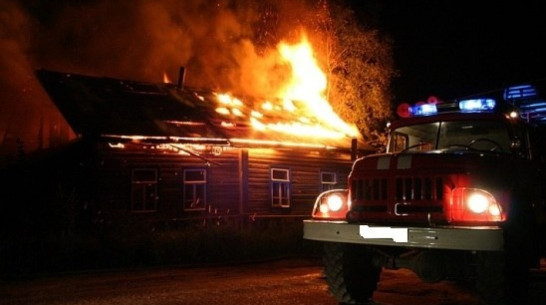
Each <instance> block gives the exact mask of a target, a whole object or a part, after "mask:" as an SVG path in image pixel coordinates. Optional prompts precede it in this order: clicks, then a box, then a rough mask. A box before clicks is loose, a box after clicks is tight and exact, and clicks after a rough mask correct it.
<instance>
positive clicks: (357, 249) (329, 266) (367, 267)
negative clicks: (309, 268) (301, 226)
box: [323, 243, 381, 304]
mask: <svg viewBox="0 0 546 305" xmlns="http://www.w3.org/2000/svg"><path fill="white" fill-rule="evenodd" d="M323 261H324V267H325V268H324V269H325V270H324V272H325V274H326V281H327V282H328V288H329V290H330V293H331V294H332V295H333V296H334V297H335V298H336V300H337V301H339V302H340V303H342V304H366V303H369V302H370V299H371V297H372V294H373V292H374V291H375V290H376V288H377V282H378V281H379V274H380V273H381V268H380V267H379V266H377V265H375V264H374V263H373V252H372V251H371V250H370V249H368V248H366V247H364V246H357V245H350V244H341V243H325V245H324V256H323Z"/></svg>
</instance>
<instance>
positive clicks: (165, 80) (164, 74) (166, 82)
mask: <svg viewBox="0 0 546 305" xmlns="http://www.w3.org/2000/svg"><path fill="white" fill-rule="evenodd" d="M163 83H165V84H172V81H171V79H170V78H169V75H167V72H163Z"/></svg>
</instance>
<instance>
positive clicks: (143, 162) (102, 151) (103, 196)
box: [97, 143, 352, 220]
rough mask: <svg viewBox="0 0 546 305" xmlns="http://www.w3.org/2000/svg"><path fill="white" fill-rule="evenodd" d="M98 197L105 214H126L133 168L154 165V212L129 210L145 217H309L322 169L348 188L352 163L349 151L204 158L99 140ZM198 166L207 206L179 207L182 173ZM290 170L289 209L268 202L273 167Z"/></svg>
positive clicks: (224, 153) (249, 152)
mask: <svg viewBox="0 0 546 305" xmlns="http://www.w3.org/2000/svg"><path fill="white" fill-rule="evenodd" d="M98 151H99V154H98V164H97V168H98V169H99V170H98V171H97V190H98V193H97V200H98V201H99V202H100V205H101V208H102V209H104V212H105V213H108V214H111V215H118V214H119V215H120V216H121V215H127V212H128V211H131V172H132V170H134V169H144V168H145V169H156V170H157V173H158V183H157V194H158V202H157V210H156V211H155V212H137V213H130V214H131V215H132V217H135V218H143V219H148V220H154V219H155V220H166V219H185V218H191V217H202V216H207V215H208V216H214V215H220V216H237V215H238V216H243V217H253V216H258V217H261V216H267V215H292V216H304V215H309V213H310V211H311V209H312V207H313V204H314V201H315V198H316V196H317V195H318V194H319V193H320V192H321V191H322V188H321V187H322V186H321V177H320V173H321V171H328V172H335V173H336V175H337V184H336V186H335V187H336V188H345V187H346V186H347V184H346V182H347V175H348V173H349V171H350V168H351V164H352V161H351V160H350V154H348V153H340V152H329V151H324V150H322V151H310V150H303V149H292V150H290V149H258V148H229V147H228V148H223V149H221V150H217V151H215V154H214V155H213V154H206V153H204V154H202V157H203V158H198V157H196V156H191V155H187V154H186V155H181V154H179V153H176V152H173V151H169V150H163V149H157V148H151V147H149V146H142V145H132V144H126V145H125V147H124V148H112V147H111V146H110V145H109V144H108V143H101V144H99V149H98ZM188 168H202V169H206V172H207V184H206V187H207V189H206V190H207V192H206V193H207V208H206V209H205V210H204V211H203V210H200V211H184V209H183V203H182V198H183V182H182V181H183V178H182V177H183V171H184V169H188ZM272 168H281V169H288V170H289V173H290V192H291V195H290V197H291V198H290V200H291V201H290V207H287V208H278V207H276V208H273V207H272V205H271V190H270V183H271V169H272Z"/></svg>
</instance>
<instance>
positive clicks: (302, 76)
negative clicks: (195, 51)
mask: <svg viewBox="0 0 546 305" xmlns="http://www.w3.org/2000/svg"><path fill="white" fill-rule="evenodd" d="M278 51H279V56H280V57H281V59H282V61H284V62H286V63H287V64H288V65H290V67H291V71H292V74H291V75H290V76H289V77H287V82H286V83H285V84H284V86H283V87H282V89H281V90H280V91H279V92H278V93H277V100H266V101H264V102H263V103H262V104H261V105H253V106H252V107H254V108H255V109H249V106H248V105H245V104H244V103H243V102H242V101H241V100H239V99H237V98H235V97H233V96H231V95H230V94H227V93H222V94H216V98H217V100H218V103H219V104H220V105H218V107H217V108H216V112H218V113H220V114H222V115H226V116H228V115H235V116H237V117H241V118H245V117H248V120H249V122H250V125H251V126H252V127H253V128H254V129H256V130H259V131H268V130H270V131H275V132H280V133H285V134H290V135H298V136H304V137H313V138H330V139H342V138H343V137H352V138H355V137H358V135H359V133H358V130H357V128H356V127H355V126H354V125H350V124H347V123H346V122H344V121H343V120H342V119H341V118H340V117H339V116H338V115H337V114H336V113H335V112H334V111H333V109H332V107H331V105H330V104H329V102H328V101H327V100H326V98H325V97H324V92H325V91H326V88H327V79H326V75H325V74H324V72H322V70H321V69H320V67H319V65H318V63H317V60H316V58H315V56H314V54H313V49H312V47H311V44H310V43H309V41H308V40H307V38H306V37H305V36H303V37H302V39H301V41H300V42H299V43H298V44H295V45H289V44H287V43H285V42H282V43H280V44H279V45H278ZM287 116H289V117H291V119H289V120H286V117H287ZM273 118H274V120H276V122H271V120H273ZM283 119H284V120H285V121H282V120H283Z"/></svg>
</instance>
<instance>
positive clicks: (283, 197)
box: [269, 167, 292, 208]
mask: <svg viewBox="0 0 546 305" xmlns="http://www.w3.org/2000/svg"><path fill="white" fill-rule="evenodd" d="M276 172H283V173H285V174H286V178H278V177H277V178H276V177H275V173H276ZM269 179H270V183H269V192H270V198H271V201H270V203H271V207H273V208H290V206H291V193H292V190H291V182H290V169H288V168H281V167H272V168H271V169H270V170H269Z"/></svg>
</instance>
